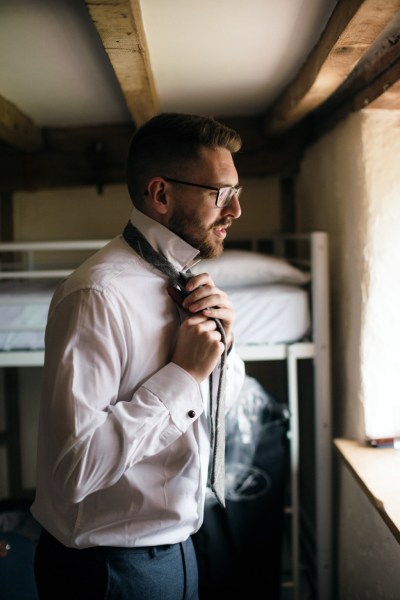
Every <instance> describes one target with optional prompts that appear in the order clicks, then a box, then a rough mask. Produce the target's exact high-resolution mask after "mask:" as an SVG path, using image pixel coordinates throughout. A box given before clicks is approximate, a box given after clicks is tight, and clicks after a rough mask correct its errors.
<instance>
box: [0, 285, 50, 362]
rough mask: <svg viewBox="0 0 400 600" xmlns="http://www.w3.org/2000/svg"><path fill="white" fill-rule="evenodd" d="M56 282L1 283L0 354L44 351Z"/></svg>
mask: <svg viewBox="0 0 400 600" xmlns="http://www.w3.org/2000/svg"><path fill="white" fill-rule="evenodd" d="M56 285H57V282H55V281H54V280H53V281H35V280H32V281H19V280H18V281H2V282H1V284H0V350H2V351H10V350H42V349H43V348H44V330H45V327H46V321H47V313H48V310H49V305H50V301H51V298H52V296H53V293H54V290H55V287H56Z"/></svg>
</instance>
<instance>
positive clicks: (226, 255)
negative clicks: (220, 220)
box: [191, 250, 311, 287]
mask: <svg viewBox="0 0 400 600" xmlns="http://www.w3.org/2000/svg"><path fill="white" fill-rule="evenodd" d="M191 271H192V272H193V273H194V274H195V275H198V274H199V273H208V274H209V275H210V276H211V278H212V279H213V281H214V283H215V285H217V286H218V287H224V286H226V287H238V286H243V285H258V284H260V285H262V284H266V283H287V284H293V285H302V284H305V283H308V282H309V281H310V279H311V277H310V274H309V273H305V272H303V271H301V270H300V269H297V268H296V267H294V266H293V265H291V264H290V263H289V262H288V261H287V260H285V259H283V258H277V257H276V256H270V255H267V254H261V253H258V252H250V251H249V250H225V251H224V252H223V253H222V254H221V256H219V257H218V258H210V259H208V260H201V261H200V262H199V263H198V264H197V265H195V266H194V267H193V268H192V269H191Z"/></svg>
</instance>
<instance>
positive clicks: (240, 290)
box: [0, 280, 311, 351]
mask: <svg viewBox="0 0 400 600" xmlns="http://www.w3.org/2000/svg"><path fill="white" fill-rule="evenodd" d="M55 287H56V283H55V282H54V281H51V282H43V281H41V282H39V281H34V280H33V281H27V282H23V281H9V282H1V284H0V350H2V351H10V350H41V349H43V348H44V331H45V327H46V321H47V314H48V309H49V305H50V300H51V298H52V295H53V293H54V290H55ZM226 291H227V293H228V294H229V297H230V299H231V301H232V302H233V305H234V307H235V310H236V320H235V327H234V331H235V340H236V343H237V344H246V345H247V344H277V343H291V342H295V341H298V340H301V339H303V338H304V337H305V336H307V334H308V333H309V332H310V322H311V320H310V312H309V302H308V294H307V292H306V290H305V289H303V288H301V287H296V286H294V285H284V284H275V285H270V284H269V285H254V286H247V287H234V288H231V289H229V288H228V289H226Z"/></svg>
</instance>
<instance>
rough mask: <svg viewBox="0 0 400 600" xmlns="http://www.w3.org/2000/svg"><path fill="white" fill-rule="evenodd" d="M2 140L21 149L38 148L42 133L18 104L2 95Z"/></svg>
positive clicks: (0, 135) (0, 100) (0, 109)
mask: <svg viewBox="0 0 400 600" xmlns="http://www.w3.org/2000/svg"><path fill="white" fill-rule="evenodd" d="M0 141H2V142H6V143H7V144H10V145H11V146H14V147H15V148H19V149H20V150H28V151H31V150H38V149H39V148H40V147H41V145H42V133H41V130H40V129H39V127H36V125H35V124H34V123H33V121H32V120H31V119H30V118H29V117H27V116H26V115H24V114H23V113H22V112H21V111H20V110H19V109H18V108H17V107H16V106H15V104H12V103H11V102H8V100H6V99H5V98H2V97H1V96H0Z"/></svg>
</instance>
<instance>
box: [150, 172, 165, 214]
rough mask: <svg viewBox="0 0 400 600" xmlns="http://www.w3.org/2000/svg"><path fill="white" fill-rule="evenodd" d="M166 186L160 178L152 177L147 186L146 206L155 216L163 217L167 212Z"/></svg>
mask: <svg viewBox="0 0 400 600" xmlns="http://www.w3.org/2000/svg"><path fill="white" fill-rule="evenodd" d="M166 188H167V184H166V182H165V181H164V179H162V177H152V178H151V179H150V180H149V182H148V184H147V193H146V196H147V206H148V209H149V211H150V212H151V213H152V214H153V215H154V216H155V215H159V216H161V215H165V214H166V213H167V211H168V195H167V189H166Z"/></svg>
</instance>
